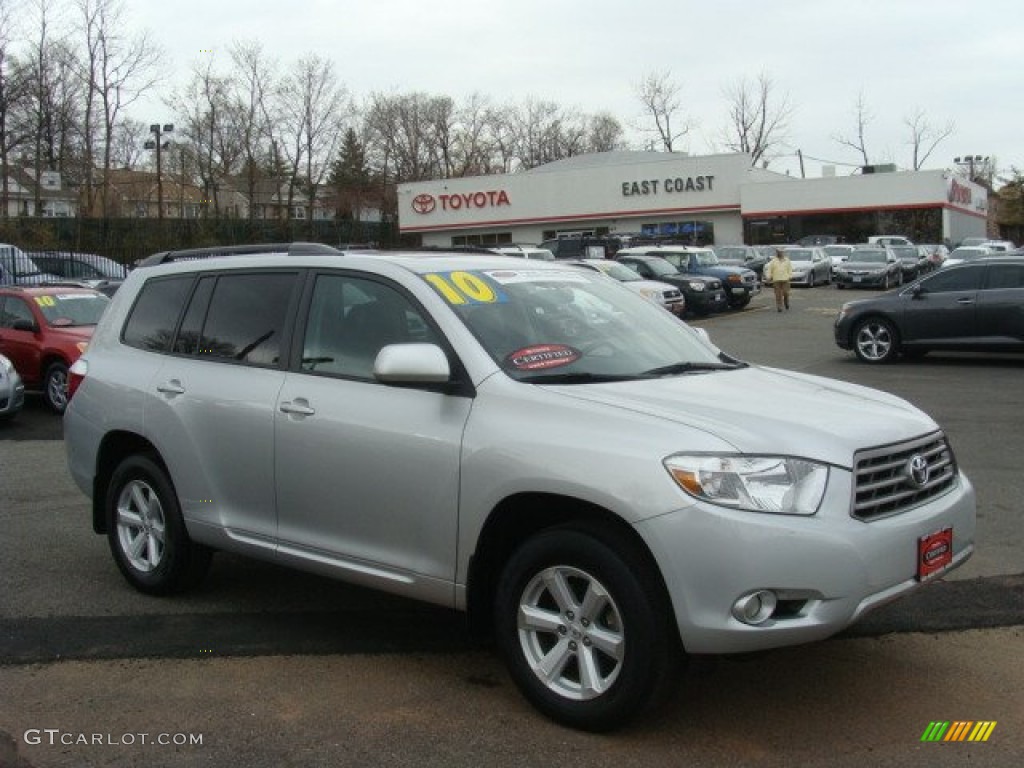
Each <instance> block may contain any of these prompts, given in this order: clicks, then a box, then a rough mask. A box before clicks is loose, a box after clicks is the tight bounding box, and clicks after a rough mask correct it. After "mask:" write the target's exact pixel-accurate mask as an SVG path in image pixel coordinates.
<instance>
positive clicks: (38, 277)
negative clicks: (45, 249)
mask: <svg viewBox="0 0 1024 768" xmlns="http://www.w3.org/2000/svg"><path fill="white" fill-rule="evenodd" d="M59 280H60V278H59V277H58V276H57V275H52V274H50V273H48V272H45V271H44V270H42V269H41V268H40V267H39V265H38V264H36V263H35V262H34V261H33V260H32V257H31V256H29V255H28V254H27V253H25V252H24V251H23V250H21V248H19V247H18V246H16V245H7V244H6V243H0V285H42V284H43V283H52V282H58V281H59Z"/></svg>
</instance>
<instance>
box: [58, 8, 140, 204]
mask: <svg viewBox="0 0 1024 768" xmlns="http://www.w3.org/2000/svg"><path fill="white" fill-rule="evenodd" d="M77 4H78V10H79V13H80V17H79V24H80V27H81V33H82V38H83V42H84V45H85V50H84V55H83V56H82V61H81V67H80V77H81V79H82V81H83V83H84V84H85V88H86V99H85V126H84V127H85V133H86V162H87V164H88V167H87V195H88V197H89V203H90V204H91V203H92V202H94V201H93V200H92V191H91V190H92V181H93V179H92V175H93V165H94V164H95V157H96V154H97V152H96V142H97V140H98V142H99V144H100V148H101V154H102V157H103V178H102V183H101V188H100V199H101V207H102V210H103V211H104V215H105V212H106V210H107V202H108V194H109V188H110V179H109V177H110V168H111V162H112V156H111V152H112V145H113V134H114V128H115V126H116V124H117V122H118V120H119V118H120V116H121V112H122V110H124V109H125V108H127V107H129V106H130V105H131V104H133V103H134V102H135V101H136V100H137V99H138V98H139V96H140V95H141V94H142V93H143V92H144V91H146V90H148V89H149V88H152V87H153V86H154V85H155V84H156V83H157V81H158V79H159V78H158V76H157V75H156V74H155V72H156V63H157V62H158V60H159V58H160V51H159V49H158V48H157V47H156V46H155V44H154V43H152V42H151V41H150V40H149V38H148V35H147V34H146V33H142V34H140V35H137V36H136V37H133V38H128V37H126V36H125V34H124V32H123V29H124V27H125V22H124V5H123V3H122V2H121V0H77ZM89 207H90V208H91V205H90V206H89Z"/></svg>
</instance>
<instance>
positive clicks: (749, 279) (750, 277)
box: [743, 273, 757, 285]
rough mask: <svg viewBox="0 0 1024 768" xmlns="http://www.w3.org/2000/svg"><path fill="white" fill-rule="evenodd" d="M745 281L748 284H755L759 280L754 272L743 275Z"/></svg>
mask: <svg viewBox="0 0 1024 768" xmlns="http://www.w3.org/2000/svg"><path fill="white" fill-rule="evenodd" d="M743 282H744V283H745V284H747V285H754V284H755V283H756V282H757V275H755V274H753V273H751V274H749V275H743Z"/></svg>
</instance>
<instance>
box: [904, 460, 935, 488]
mask: <svg viewBox="0 0 1024 768" xmlns="http://www.w3.org/2000/svg"><path fill="white" fill-rule="evenodd" d="M930 474H931V469H930V468H929V467H928V459H926V458H925V457H924V456H922V455H921V454H919V453H916V454H914V455H913V456H911V457H910V461H908V462H907V479H908V480H909V481H910V483H911V484H912V485H915V486H917V487H918V488H924V487H925V485H927V484H928V477H929V475H930Z"/></svg>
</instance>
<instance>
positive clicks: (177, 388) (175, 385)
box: [156, 379, 185, 395]
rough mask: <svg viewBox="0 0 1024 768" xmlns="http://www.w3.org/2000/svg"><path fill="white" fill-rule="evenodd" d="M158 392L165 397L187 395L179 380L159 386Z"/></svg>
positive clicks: (157, 386) (172, 380) (157, 387)
mask: <svg viewBox="0 0 1024 768" xmlns="http://www.w3.org/2000/svg"><path fill="white" fill-rule="evenodd" d="M156 391H157V392H163V393H164V394H165V395H183V394H185V388H184V387H183V386H181V382H180V381H178V380H177V379H171V380H170V381H165V382H164V383H163V384H157V385H156Z"/></svg>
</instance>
